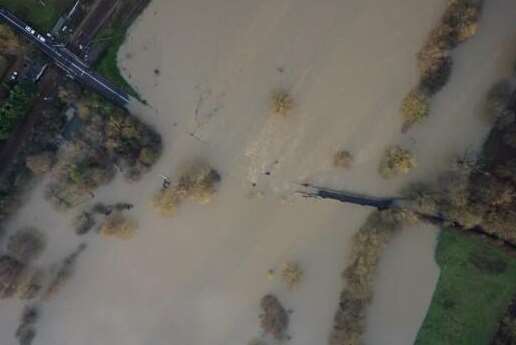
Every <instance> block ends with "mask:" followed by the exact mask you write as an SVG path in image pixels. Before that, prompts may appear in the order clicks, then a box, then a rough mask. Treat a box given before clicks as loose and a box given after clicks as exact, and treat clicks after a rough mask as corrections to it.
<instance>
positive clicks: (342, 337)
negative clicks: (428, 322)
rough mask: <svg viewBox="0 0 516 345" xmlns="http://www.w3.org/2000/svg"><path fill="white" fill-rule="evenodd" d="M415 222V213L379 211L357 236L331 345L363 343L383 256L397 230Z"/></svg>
mask: <svg viewBox="0 0 516 345" xmlns="http://www.w3.org/2000/svg"><path fill="white" fill-rule="evenodd" d="M414 220H415V218H414V215H413V214H412V212H409V211H407V210H403V209H391V210H387V211H381V212H375V213H373V214H371V216H369V217H368V219H367V220H366V222H365V224H364V225H363V226H362V227H361V228H360V230H359V231H358V232H357V233H356V234H355V235H353V238H352V243H351V254H350V258H349V264H348V265H347V267H346V269H345V270H344V274H343V278H344V280H345V283H346V287H345V288H344V290H343V291H342V293H341V295H340V301H339V307H338V309H337V312H336V314H335V318H334V326H333V330H332V333H331V337H330V345H350V344H352V345H360V344H362V335H363V333H364V331H365V323H366V321H365V320H366V318H365V317H366V309H367V306H368V305H369V303H370V302H371V299H372V296H373V282H374V278H375V276H376V271H377V267H378V263H379V260H380V257H381V255H382V254H383V251H384V248H385V246H386V244H387V243H388V242H389V241H390V240H391V239H392V238H393V236H394V235H395V234H396V233H397V231H398V230H399V229H401V228H402V227H403V226H404V225H405V224H407V223H412V222H413V221H414Z"/></svg>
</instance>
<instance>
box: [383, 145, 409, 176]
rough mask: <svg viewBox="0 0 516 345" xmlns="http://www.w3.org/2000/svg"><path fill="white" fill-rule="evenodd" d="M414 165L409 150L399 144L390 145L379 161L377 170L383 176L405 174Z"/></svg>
mask: <svg viewBox="0 0 516 345" xmlns="http://www.w3.org/2000/svg"><path fill="white" fill-rule="evenodd" d="M415 166H416V162H415V160H414V157H413V155H412V153H411V152H410V151H409V150H406V149H403V148H401V147H399V146H394V147H390V148H389V149H387V151H386V152H385V155H384V157H383V159H382V161H381V162H380V168H379V172H380V175H382V176H383V177H384V178H391V177H394V176H398V175H404V174H407V173H408V172H409V171H410V170H412V169H413V168H414V167H415Z"/></svg>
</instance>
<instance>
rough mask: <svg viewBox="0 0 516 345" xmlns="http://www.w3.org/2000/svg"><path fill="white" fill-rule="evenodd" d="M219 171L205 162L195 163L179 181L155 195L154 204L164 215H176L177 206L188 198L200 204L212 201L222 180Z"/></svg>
mask: <svg viewBox="0 0 516 345" xmlns="http://www.w3.org/2000/svg"><path fill="white" fill-rule="evenodd" d="M220 179H221V178H220V175H219V173H218V172H217V171H216V170H215V169H213V168H211V167H209V166H208V165H206V164H204V163H199V164H194V165H192V166H191V167H190V168H188V169H187V170H186V171H185V172H184V173H183V174H182V175H181V176H180V178H179V182H178V183H177V184H175V185H170V186H167V187H165V188H162V189H161V190H160V191H159V192H158V193H157V194H156V195H155V197H154V206H155V207H156V208H157V209H158V210H159V211H160V212H161V213H162V214H163V215H174V214H175V212H176V208H177V206H178V205H179V204H180V203H182V202H183V201H184V200H186V199H190V200H192V201H194V202H197V203H200V204H206V203H208V202H210V200H211V198H212V196H213V195H214V194H215V192H216V184H217V183H218V182H220Z"/></svg>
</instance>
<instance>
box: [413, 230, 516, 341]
mask: <svg viewBox="0 0 516 345" xmlns="http://www.w3.org/2000/svg"><path fill="white" fill-rule="evenodd" d="M436 260H437V263H438V265H439V266H440V268H441V274H440V276H439V281H438V284H437V288H436V290H435V292H434V296H433V298H432V304H431V305H430V309H429V311H428V314H427V315H426V318H425V320H424V322H423V325H422V327H421V329H420V330H419V334H418V336H417V338H416V342H415V344H416V345H435V344H439V345H488V344H489V343H490V341H491V339H492V337H493V335H494V334H495V332H496V329H497V327H498V324H499V322H500V320H501V318H502V317H503V315H504V312H505V310H506V308H507V306H508V305H509V303H510V302H511V298H512V296H513V295H514V293H515V292H516V258H514V257H511V256H509V255H507V254H505V253H504V252H502V250H500V249H498V248H496V247H493V246H492V245H491V244H489V243H487V242H485V241H482V239H480V238H478V237H471V236H467V235H465V234H460V233H457V232H456V231H448V230H444V231H443V232H442V233H441V235H440V238H439V244H438V247H437V250H436Z"/></svg>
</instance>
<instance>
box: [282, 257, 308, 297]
mask: <svg viewBox="0 0 516 345" xmlns="http://www.w3.org/2000/svg"><path fill="white" fill-rule="evenodd" d="M303 275H304V272H303V269H302V268H301V266H300V265H299V264H298V263H296V262H286V263H285V264H284V265H283V267H282V269H281V274H280V276H281V280H282V281H283V283H285V285H287V288H289V289H290V290H292V289H294V288H295V287H296V286H298V285H299V284H300V283H301V281H302V280H303Z"/></svg>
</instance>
